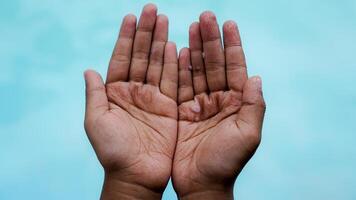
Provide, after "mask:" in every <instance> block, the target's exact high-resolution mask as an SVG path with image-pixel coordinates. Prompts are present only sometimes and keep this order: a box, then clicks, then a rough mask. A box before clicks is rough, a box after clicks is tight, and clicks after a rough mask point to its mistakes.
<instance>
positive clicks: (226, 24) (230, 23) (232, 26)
mask: <svg viewBox="0 0 356 200" xmlns="http://www.w3.org/2000/svg"><path fill="white" fill-rule="evenodd" d="M231 29H237V24H236V22H235V21H233V20H227V21H226V22H224V25H223V30H224V31H229V30H231Z"/></svg>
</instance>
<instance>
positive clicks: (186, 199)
mask: <svg viewBox="0 0 356 200" xmlns="http://www.w3.org/2000/svg"><path fill="white" fill-rule="evenodd" d="M178 196H179V199H181V200H191V199H194V200H200V199H204V200H215V199H219V200H233V199H234V194H233V188H231V189H227V190H225V191H223V190H204V191H197V192H194V193H188V194H185V195H183V196H180V195H178Z"/></svg>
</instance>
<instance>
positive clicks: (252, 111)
mask: <svg viewBox="0 0 356 200" xmlns="http://www.w3.org/2000/svg"><path fill="white" fill-rule="evenodd" d="M265 110H266V104H265V101H264V99H263V95H262V81H261V78H260V77H259V76H254V77H251V78H249V79H248V80H247V81H246V83H245V85H244V88H243V94H242V107H241V110H240V111H239V114H238V116H237V118H238V119H237V121H243V122H245V123H247V124H248V126H249V127H250V128H253V129H255V130H258V133H260V131H261V129H262V123H263V117H264V114H265Z"/></svg>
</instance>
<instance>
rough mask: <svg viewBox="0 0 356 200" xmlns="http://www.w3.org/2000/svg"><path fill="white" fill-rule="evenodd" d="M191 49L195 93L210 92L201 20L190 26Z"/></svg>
mask: <svg viewBox="0 0 356 200" xmlns="http://www.w3.org/2000/svg"><path fill="white" fill-rule="evenodd" d="M189 49H190V58H191V63H192V67H193V85H194V93H195V94H196V95H197V94H200V93H202V92H208V84H207V82H206V75H205V68H204V60H203V56H202V53H203V42H202V40H201V36H200V28H199V22H194V23H192V24H191V25H190V27H189Z"/></svg>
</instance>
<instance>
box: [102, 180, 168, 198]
mask: <svg viewBox="0 0 356 200" xmlns="http://www.w3.org/2000/svg"><path fill="white" fill-rule="evenodd" d="M161 198H162V193H161V192H157V191H153V190H151V189H149V188H147V187H144V186H142V185H139V184H136V183H130V182H127V181H122V180H119V179H118V178H116V177H112V176H110V175H108V174H105V179H104V185H103V189H102V193H101V197H100V199H101V200H116V199H130V200H131V199H133V200H139V199H148V200H151V199H152V200H155V199H161Z"/></svg>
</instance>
